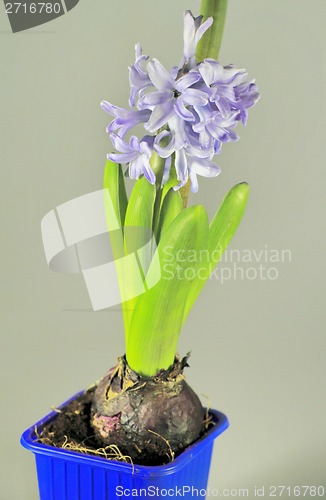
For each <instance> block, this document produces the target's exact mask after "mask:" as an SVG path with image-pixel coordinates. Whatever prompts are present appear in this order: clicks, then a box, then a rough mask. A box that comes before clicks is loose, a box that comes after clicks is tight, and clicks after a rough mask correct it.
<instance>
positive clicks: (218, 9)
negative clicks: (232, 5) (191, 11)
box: [196, 0, 227, 62]
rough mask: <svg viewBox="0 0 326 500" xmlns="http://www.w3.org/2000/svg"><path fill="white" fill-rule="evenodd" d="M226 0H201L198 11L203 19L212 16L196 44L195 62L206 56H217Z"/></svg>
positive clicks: (215, 57) (220, 41) (221, 35)
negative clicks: (208, 25) (211, 20)
mask: <svg viewBox="0 0 326 500" xmlns="http://www.w3.org/2000/svg"><path fill="white" fill-rule="evenodd" d="M226 10H227V0H202V2H201V9H200V13H201V15H202V16H203V17H204V19H203V20H204V21H205V20H206V19H207V18H208V17H213V20H214V22H213V24H212V26H211V27H210V28H209V29H208V30H207V31H206V33H205V34H204V35H203V37H202V39H201V40H200V42H199V43H198V45H197V54H196V59H197V62H202V61H203V60H204V59H206V58H207V57H212V58H213V59H217V58H218V54H219V51H220V47H221V43H222V37H223V31H224V23H225V18H226Z"/></svg>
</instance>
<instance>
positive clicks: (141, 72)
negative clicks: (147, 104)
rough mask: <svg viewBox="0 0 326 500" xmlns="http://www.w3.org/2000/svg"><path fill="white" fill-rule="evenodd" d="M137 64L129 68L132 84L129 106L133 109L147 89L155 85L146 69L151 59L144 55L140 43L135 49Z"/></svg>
mask: <svg viewBox="0 0 326 500" xmlns="http://www.w3.org/2000/svg"><path fill="white" fill-rule="evenodd" d="M135 51H136V62H135V64H133V65H132V66H130V67H129V82H130V98H129V106H130V107H131V108H133V107H134V106H135V105H136V102H137V98H138V97H140V96H141V95H142V93H143V91H144V90H145V89H147V88H148V87H151V86H152V85H153V84H152V82H151V80H150V78H149V76H148V72H147V69H144V67H143V66H144V63H146V62H147V61H148V59H149V57H148V56H145V55H143V53H142V48H141V46H140V44H139V43H137V45H136V47H135Z"/></svg>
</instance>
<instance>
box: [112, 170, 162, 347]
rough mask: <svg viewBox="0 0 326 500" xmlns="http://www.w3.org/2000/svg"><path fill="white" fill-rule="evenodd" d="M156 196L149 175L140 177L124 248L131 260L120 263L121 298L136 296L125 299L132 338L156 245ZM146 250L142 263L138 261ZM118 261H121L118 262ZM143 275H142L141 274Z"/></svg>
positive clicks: (129, 209)
mask: <svg viewBox="0 0 326 500" xmlns="http://www.w3.org/2000/svg"><path fill="white" fill-rule="evenodd" d="M155 196H156V188H155V186H153V185H152V184H150V183H149V182H148V180H147V179H146V178H145V177H141V178H140V179H138V180H137V181H136V183H135V185H134V187H133V190H132V192H131V195H130V199H129V203H128V207H127V211H126V217H125V224H124V249H125V254H126V255H131V254H133V255H132V256H131V258H130V259H127V260H126V259H125V260H124V263H123V265H121V266H119V265H117V272H118V275H119V282H120V290H121V297H122V300H124V298H125V297H131V296H133V298H131V299H129V300H126V301H124V304H123V310H124V320H125V335H126V339H128V335H129V326H130V321H131V317H132V314H133V310H134V307H135V304H136V302H137V295H138V294H139V293H141V284H140V283H139V281H140V278H141V280H142V281H143V282H144V281H145V273H146V272H147V269H148V267H149V265H150V262H151V259H152V248H151V246H150V245H148V243H149V242H150V241H151V238H152V236H153V232H152V223H153V211H154V203H155ZM142 248H144V250H143V251H142V258H141V265H140V263H139V261H138V260H135V259H136V258H137V257H136V256H138V255H139V251H141V249H142ZM116 264H117V263H116ZM140 275H141V276H140Z"/></svg>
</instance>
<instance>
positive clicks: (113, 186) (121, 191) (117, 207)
mask: <svg viewBox="0 0 326 500" xmlns="http://www.w3.org/2000/svg"><path fill="white" fill-rule="evenodd" d="M103 188H104V189H108V190H109V194H110V198H111V201H112V204H113V208H114V211H115V215H116V217H117V218H118V222H119V225H120V227H122V226H123V224H124V219H125V214H126V210H127V205H128V199H127V194H126V187H125V182H124V175H123V172H122V167H121V165H119V164H117V163H113V162H112V161H111V160H107V162H106V165H105V170H104V179H103Z"/></svg>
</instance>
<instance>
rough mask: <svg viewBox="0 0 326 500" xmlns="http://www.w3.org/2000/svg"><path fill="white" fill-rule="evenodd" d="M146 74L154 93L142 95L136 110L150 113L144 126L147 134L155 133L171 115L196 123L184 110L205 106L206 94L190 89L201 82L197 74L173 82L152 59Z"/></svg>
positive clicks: (192, 116) (193, 73)
mask: <svg viewBox="0 0 326 500" xmlns="http://www.w3.org/2000/svg"><path fill="white" fill-rule="evenodd" d="M148 74H149V77H150V79H151V81H152V83H153V85H154V87H155V88H156V89H157V90H156V91H154V92H149V93H148V94H145V95H144V96H143V97H142V98H141V99H140V101H139V103H138V109H142V110H143V109H146V108H149V109H151V110H152V113H151V116H150V119H149V120H148V122H147V123H146V124H145V128H146V130H148V131H149V132H151V133H155V132H157V130H158V129H159V128H161V127H163V126H164V125H166V124H167V122H168V121H169V119H170V118H171V117H172V116H173V115H174V114H177V115H178V116H180V118H182V119H183V120H185V121H195V117H194V114H193V113H192V111H191V110H190V109H189V108H187V106H194V105H197V106H204V105H205V104H207V102H208V94H207V93H206V92H204V91H202V90H199V89H196V88H191V87H192V85H193V84H194V83H196V82H198V81H199V80H200V78H201V76H200V74H199V72H198V71H196V70H193V71H190V72H189V73H187V74H186V75H184V76H182V77H181V78H179V79H178V80H176V79H175V78H174V77H173V76H172V75H171V73H169V72H168V71H167V70H166V69H165V68H164V66H162V64H161V63H160V62H159V61H158V60H157V59H153V60H151V61H150V62H149V63H148Z"/></svg>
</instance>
